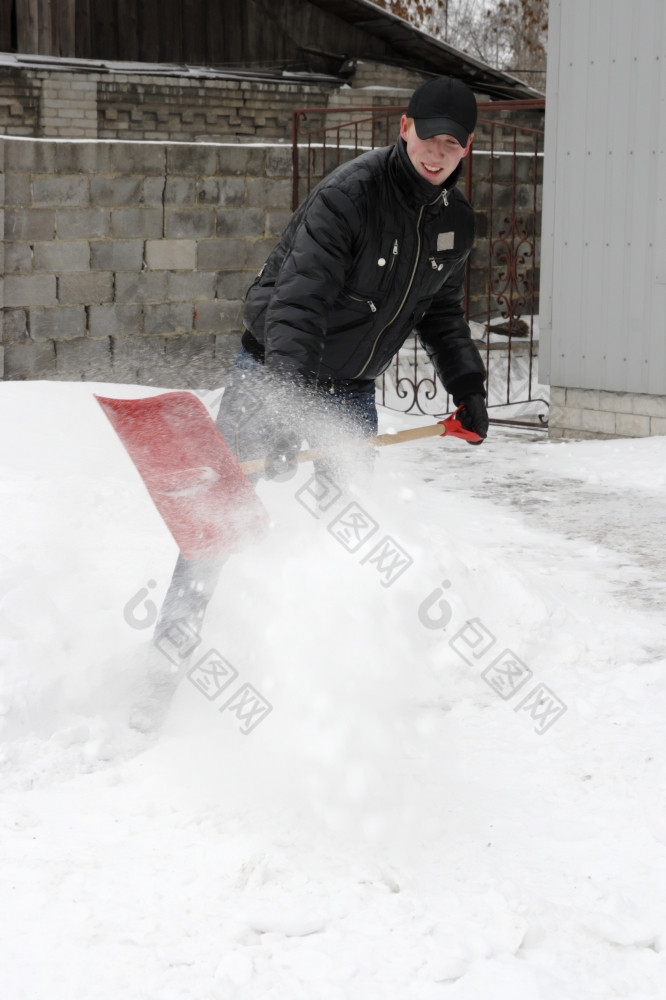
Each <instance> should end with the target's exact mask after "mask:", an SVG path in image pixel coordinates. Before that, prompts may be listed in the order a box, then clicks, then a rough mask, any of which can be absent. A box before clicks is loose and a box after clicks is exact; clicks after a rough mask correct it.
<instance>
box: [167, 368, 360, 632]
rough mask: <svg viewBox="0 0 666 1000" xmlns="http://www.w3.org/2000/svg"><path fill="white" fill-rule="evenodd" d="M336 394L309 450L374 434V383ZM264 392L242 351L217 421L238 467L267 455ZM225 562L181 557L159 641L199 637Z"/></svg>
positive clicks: (338, 471) (322, 399) (324, 399)
mask: <svg viewBox="0 0 666 1000" xmlns="http://www.w3.org/2000/svg"><path fill="white" fill-rule="evenodd" d="M329 388H330V387H329ZM332 388H333V392H331V391H327V388H326V386H323V387H322V392H321V393H320V394H319V396H318V401H319V405H318V407H317V417H316V419H314V420H313V423H312V426H311V428H310V430H309V431H308V444H309V445H310V447H317V446H319V445H325V444H327V443H330V438H331V427H332V426H334V427H335V434H336V436H338V437H339V434H340V429H341V428H342V431H343V433H344V435H345V437H352V438H354V437H355V438H359V437H369V436H372V435H374V434H376V433H377V408H376V406H375V385H374V382H373V381H367V382H364V383H358V384H356V385H355V386H353V387H352V391H338V388H337V387H336V385H335V384H334V385H333V387H332ZM347 388H348V387H345V389H347ZM265 390H266V386H265V372H264V368H263V365H262V364H261V363H260V362H259V361H257V360H256V359H255V358H254V357H252V355H251V354H249V353H248V352H247V351H246V350H245V349H244V348H241V351H240V353H239V354H238V355H237V357H236V359H235V361H234V363H233V365H232V368H231V371H230V372H229V378H228V381H227V385H226V387H225V390H224V393H223V395H222V402H221V403H220V409H219V411H218V414H217V420H216V423H217V427H218V429H219V431H220V433H221V434H222V436H223V437H224V439H225V440H226V442H227V444H228V445H229V447H230V448H231V450H232V451H233V453H234V455H235V456H236V458H237V459H238V460H239V461H245V460H247V459H252V458H261V457H262V456H263V455H265V454H266V441H267V440H270V438H269V434H270V419H269V417H268V416H267V414H266V412H265V411H266V408H265V406H264V403H265ZM327 417H328V420H327V419H326V418H327ZM370 456H371V451H370V449H369V450H368V454H367V458H366V460H367V462H368V463H371V462H372V458H371V457H370ZM315 467H316V468H317V470H318V471H320V472H322V471H325V472H326V473H328V474H329V475H331V476H332V477H333V478H334V479H336V480H338V481H339V479H340V478H344V475H345V472H344V468H343V467H342V466H341V465H340V464H339V463H337V462H336V461H335V460H332V461H329V460H325V461H320V462H317V463H315ZM224 562H225V558H224V557H220V558H216V559H198V560H190V559H185V558H183V556H182V555H179V556H178V560H177V562H176V567H175V569H174V573H173V577H172V579H171V583H170V585H169V589H168V591H167V594H166V597H165V598H164V602H163V604H162V608H161V611H160V615H159V618H158V621H157V625H156V626H155V638H159V636H160V635H162V634H163V633H164V632H165V631H166V630H167V629H168V628H169V626H170V625H172V624H173V623H174V622H183V623H186V624H187V626H188V628H189V629H190V630H192V631H194V632H196V633H197V634H199V633H200V631H201V627H202V625H203V619H204V615H205V613H206V608H207V606H208V602H209V601H210V599H211V598H212V596H213V594H214V592H215V588H216V586H217V581H218V577H219V574H220V570H221V569H222V566H223V565H224Z"/></svg>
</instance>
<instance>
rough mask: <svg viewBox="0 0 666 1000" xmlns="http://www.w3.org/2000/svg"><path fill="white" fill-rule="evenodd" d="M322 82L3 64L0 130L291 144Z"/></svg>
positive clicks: (322, 90)
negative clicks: (298, 116) (297, 116)
mask: <svg viewBox="0 0 666 1000" xmlns="http://www.w3.org/2000/svg"><path fill="white" fill-rule="evenodd" d="M332 90H334V91H335V92H336V93H337V91H338V87H337V86H335V85H334V83H332V82H325V81H323V82H322V83H321V84H316V83H312V82H309V81H304V82H303V83H294V82H281V81H261V80H256V79H246V80H242V79H225V78H222V77H219V76H214V75H211V76H209V77H206V75H205V72H204V71H203V70H202V71H201V73H200V75H199V76H197V77H188V76H187V74H186V73H185V72H183V75H180V76H177V75H175V74H174V75H160V74H159V73H157V72H153V73H148V72H143V73H141V72H136V73H129V72H119V71H116V72H111V73H104V72H94V71H87V72H86V71H83V70H82V69H81V70H76V71H75V70H71V69H69V70H68V69H67V68H65V67H64V66H63V67H55V66H54V67H49V68H48V69H37V68H34V67H9V66H5V65H0V132H3V133H5V134H6V135H22V136H28V135H30V136H35V137H39V138H72V139H76V138H91V139H97V138H100V139H143V140H155V141H162V142H164V141H167V140H168V141H171V142H176V141H177V142H201V141H226V142H228V141H233V140H234V139H240V140H241V141H242V140H246V139H247V138H248V137H250V136H255V137H258V138H260V139H274V140H281V141H287V142H289V140H290V138H291V112H292V109H293V108H294V107H303V106H313V105H315V106H319V107H321V106H322V105H323V106H325V105H326V104H327V103H328V99H329V94H331V92H332Z"/></svg>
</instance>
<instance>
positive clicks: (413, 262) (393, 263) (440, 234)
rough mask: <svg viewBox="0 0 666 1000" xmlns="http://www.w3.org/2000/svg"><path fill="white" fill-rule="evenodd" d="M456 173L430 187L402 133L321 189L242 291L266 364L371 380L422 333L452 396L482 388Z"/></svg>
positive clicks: (465, 221) (470, 236)
mask: <svg viewBox="0 0 666 1000" xmlns="http://www.w3.org/2000/svg"><path fill="white" fill-rule="evenodd" d="M460 171H461V167H460V166H459V167H458V168H457V169H456V171H455V172H454V173H453V174H452V175H451V177H449V178H448V180H447V181H446V183H445V185H443V186H434V185H432V184H429V183H428V182H427V181H426V180H424V179H422V178H421V177H419V175H418V174H417V172H416V171H415V170H414V168H413V166H412V164H411V163H410V161H409V157H408V156H407V152H406V147H405V143H404V140H403V139H401V138H399V139H398V141H397V143H396V145H395V146H389V147H386V148H384V149H376V150H372V151H371V152H368V153H364V154H363V155H361V156H359V157H357V158H356V159H354V160H352V161H351V162H349V163H346V164H344V165H342V166H340V167H338V168H337V169H336V170H334V171H333V172H332V173H331V174H329V175H328V176H327V177H325V178H324V180H323V181H321V182H320V183H319V184H318V185H317V187H316V188H314V190H313V191H312V192H311V193H310V195H309V196H308V198H307V199H306V200H305V201H304V202H303V204H302V205H301V206H300V207H299V208H298V209H297V211H296V212H295V213H294V215H293V216H292V218H291V220H290V222H289V224H288V225H287V227H286V229H285V231H284V232H283V234H282V236H281V238H280V241H279V243H278V245H277V246H276V247H275V249H274V250H273V251H272V252H271V254H270V256H269V257H268V259H267V261H266V263H265V264H264V267H263V268H262V270H261V272H260V273H259V275H258V276H257V278H256V279H255V281H254V282H253V284H252V285H251V287H250V289H249V291H248V293H247V297H246V302H245V309H244V314H243V321H244V325H245V328H246V330H248V331H249V332H250V334H251V337H250V338H248V339H249V341H250V342H251V343H252V346H253V347H255V349H256V346H257V344H256V342H258V343H259V345H262V346H263V348H264V350H265V357H266V364H267V366H268V367H269V368H271V369H274V370H276V371H282V372H284V373H285V374H290V375H298V376H301V377H304V378H305V379H306V380H311V379H312V378H320V379H323V378H333V379H374V378H376V377H377V376H378V375H380V374H381V373H382V372H383V371H384V370H385V369H386V368H387V367H388V365H389V364H390V362H391V359H392V358H393V357H394V355H395V353H396V351H397V350H398V349H399V348H400V346H401V345H402V344H403V343H404V341H405V339H406V338H407V337H408V336H409V334H410V332H411V331H412V330H416V332H417V334H418V336H419V338H420V340H421V342H422V344H423V346H424V348H425V350H426V351H427V353H428V355H429V356H430V358H431V359H432V361H433V363H434V365H435V368H436V371H437V373H438V375H439V376H440V378H441V380H442V382H443V384H444V386H445V387H446V389H447V390H448V391H449V392H450V393H452V395H453V397H454V400H455V401H456V402H458V401H459V400H460V399H461V398H462V397H463V396H465V395H466V394H467V393H469V392H483V391H484V389H483V381H484V378H485V374H486V373H485V368H484V365H483V362H482V360H481V357H480V355H479V352H478V350H477V348H476V346H475V344H474V343H473V341H472V339H471V336H470V331H469V326H468V325H467V323H466V321H465V318H464V313H463V307H462V299H463V281H464V273H465V263H466V260H467V257H468V255H469V253H470V250H471V248H472V243H473V240H474V216H473V212H472V208H471V206H470V204H469V202H468V201H467V199H466V198H465V197H464V196H463V195H462V194H461V193H460V192H459V191H458V190H457V189H456V187H455V183H456V180H457V179H458V176H459V174H460ZM252 338H254V340H252Z"/></svg>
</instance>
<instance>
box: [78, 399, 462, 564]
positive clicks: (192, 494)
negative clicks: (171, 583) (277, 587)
mask: <svg viewBox="0 0 666 1000" xmlns="http://www.w3.org/2000/svg"><path fill="white" fill-rule="evenodd" d="M95 399H96V400H97V402H98V403H99V405H100V406H101V407H102V409H103V411H104V413H105V414H106V416H107V417H108V419H109V421H110V422H111V424H112V426H113V429H114V430H115V432H116V434H117V435H118V437H119V438H120V440H121V442H122V443H123V445H124V446H125V449H126V451H127V453H128V454H129V456H130V458H131V459H132V462H133V463H134V465H135V466H136V469H137V471H138V473H139V475H140V476H141V478H142V480H143V482H144V484H145V486H146V489H147V490H148V492H149V494H150V496H151V499H152V501H153V503H154V504H155V506H156V507H157V510H158V512H159V513H160V515H161V517H162V519H163V520H164V522H165V524H166V526H167V527H168V529H169V531H170V532H171V534H172V535H173V537H174V539H175V541H176V544H177V545H178V548H179V549H180V551H181V553H182V554H183V556H184V557H185V558H186V559H209V558H213V557H217V556H221V555H224V554H226V553H228V552H235V551H238V550H240V549H242V548H243V547H244V545H245V544H246V542H247V540H248V539H249V538H252V537H254V538H255V539H256V538H259V537H261V535H262V534H263V533H264V532H265V530H266V529H267V527H268V512H267V511H266V509H265V507H264V506H263V504H262V503H261V501H260V500H259V497H258V496H257V494H256V493H255V491H254V489H253V487H252V485H251V484H250V483H249V482H248V480H247V479H246V478H245V477H246V475H249V474H251V473H260V472H262V471H263V469H264V465H265V459H263V458H258V459H253V460H251V461H247V462H241V463H239V462H237V461H236V458H235V457H234V455H233V454H232V452H231V450H230V449H229V447H228V445H227V443H226V441H225V440H224V438H223V437H222V435H221V434H220V432H219V431H218V429H217V427H216V426H215V423H214V422H213V420H212V418H211V416H210V414H209V413H208V410H207V409H206V407H205V406H204V405H203V403H202V402H201V400H199V399H197V397H196V396H194V395H193V394H192V393H191V392H165V393H161V394H160V395H159V396H148V397H146V398H144V399H109V398H107V397H104V396H97V395H96V396H95ZM458 409H460V407H459V408H458ZM457 413H458V410H456V412H455V413H453V414H451V416H449V417H446V419H445V420H440V421H439V422H438V423H436V424H428V426H426V427H414V428H410V429H409V430H404V431H398V432H397V433H396V434H380V435H378V436H376V437H369V438H358V439H354V440H352V441H347V442H345V443H344V444H343V445H340V446H339V448H320V449H311V450H309V451H301V452H299V454H298V455H297V456H296V461H297V462H309V461H313V460H316V459H319V458H324V457H326V456H327V455H330V454H331V453H332V452H334V451H337V450H340V449H346V448H348V447H364V446H365V447H367V446H372V447H383V446H384V445H389V444H399V443H400V442H402V441H414V440H416V439H418V438H426V437H432V436H434V435H439V436H441V437H444V436H445V435H449V436H453V437H460V438H463V439H465V440H467V441H470V442H477V441H480V440H481V438H480V437H479V435H478V434H475V433H474V432H473V431H467V430H465V429H464V427H463V426H462V424H461V423H460V421H459V420H458V419H457V417H456V414H457ZM442 428H443V429H442Z"/></svg>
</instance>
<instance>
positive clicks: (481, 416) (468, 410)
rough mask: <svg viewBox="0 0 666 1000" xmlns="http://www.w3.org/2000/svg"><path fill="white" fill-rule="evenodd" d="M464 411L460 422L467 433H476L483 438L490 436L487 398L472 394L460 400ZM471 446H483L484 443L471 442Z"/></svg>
mask: <svg viewBox="0 0 666 1000" xmlns="http://www.w3.org/2000/svg"><path fill="white" fill-rule="evenodd" d="M460 405H461V406H462V407H463V409H461V410H460V412H459V413H458V420H459V421H460V423H461V424H462V425H463V427H464V428H465V430H466V431H476V433H477V434H478V435H479V437H481V438H485V437H487V435H488V410H487V409H486V398H485V396H484V395H483V393H481V392H472V393H470V395H469V396H465V397H464V399H461V400H460ZM468 443H469V444H483V441H469V442H468Z"/></svg>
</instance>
